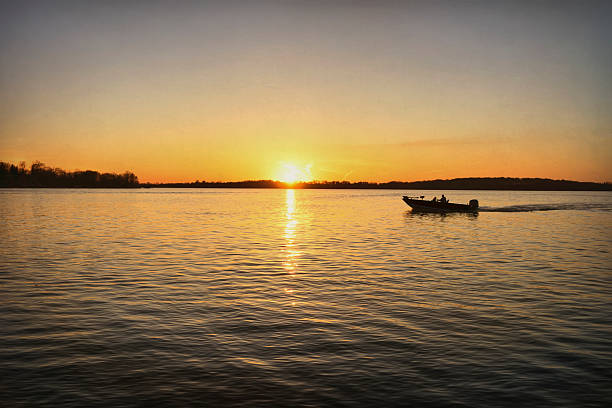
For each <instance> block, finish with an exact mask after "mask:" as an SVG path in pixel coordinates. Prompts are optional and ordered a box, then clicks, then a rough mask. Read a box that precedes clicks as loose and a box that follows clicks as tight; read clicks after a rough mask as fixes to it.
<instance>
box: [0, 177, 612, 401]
mask: <svg viewBox="0 0 612 408" xmlns="http://www.w3.org/2000/svg"><path fill="white" fill-rule="evenodd" d="M410 193H413V194H415V195H416V194H420V193H422V192H409V191H408V192H406V191H365V190H336V191H332V190H326V191H320V190H297V191H293V190H229V189H225V190H207V189H203V190H199V189H194V190H188V189H184V190H0V221H1V224H0V228H1V230H0V239H1V241H2V245H1V246H0V296H1V298H2V302H1V304H0V334H1V336H0V399H1V401H2V402H1V404H2V405H3V406H9V407H10V406H34V405H36V406H60V405H61V406H100V407H102V406H104V407H106V406H155V405H164V406H470V407H473V406H479V407H491V406H518V405H521V406H534V407H536V406H554V407H557V406H580V407H587V406H606V405H608V406H609V404H612V273H611V270H612V268H611V267H612V257H611V254H610V250H611V248H612V245H611V244H612V233H611V227H612V194H611V193H607V192H603V193H601V192H599V193H592V192H550V193H549V192H547V193H540V192H446V195H447V196H448V197H449V198H450V199H451V201H455V202H464V203H465V202H467V201H468V200H469V199H471V198H477V199H478V200H479V201H480V204H481V206H483V209H484V210H485V211H483V212H481V213H480V214H479V215H476V216H475V215H467V214H452V215H446V216H445V215H436V214H433V215H427V214H412V213H411V212H410V211H409V208H408V207H407V206H406V205H405V204H404V203H403V202H402V200H401V196H402V195H404V194H410ZM428 194H430V195H434V194H435V195H437V196H440V195H441V192H428Z"/></svg>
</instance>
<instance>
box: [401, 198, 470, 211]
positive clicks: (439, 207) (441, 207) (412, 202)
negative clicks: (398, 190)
mask: <svg viewBox="0 0 612 408" xmlns="http://www.w3.org/2000/svg"><path fill="white" fill-rule="evenodd" d="M403 200H404V202H405V203H406V204H408V205H409V206H410V208H412V211H416V212H433V213H449V212H463V213H477V212H478V207H473V206H470V205H467V204H455V203H441V202H439V201H428V200H418V199H414V198H409V197H406V196H404V198H403Z"/></svg>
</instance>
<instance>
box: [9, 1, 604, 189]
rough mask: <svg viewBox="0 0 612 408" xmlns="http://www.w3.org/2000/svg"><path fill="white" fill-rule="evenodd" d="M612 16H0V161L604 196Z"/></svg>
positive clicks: (572, 7) (545, 5)
mask: <svg viewBox="0 0 612 408" xmlns="http://www.w3.org/2000/svg"><path fill="white" fill-rule="evenodd" d="M610 21H612V3H610V2H595V1H573V2H562V1H525V2H522V1H513V2H496V1H483V2H479V1H448V2H445V1H372V2H368V1H316V0H314V1H297V0H296V1H291V0H286V1H253V2H232V1H210V2H202V1H131V2H121V1H102V2H99V1H96V2H87V1H75V2H53V1H45V2H36V1H29V2H3V3H1V5H0V52H1V58H0V160H2V161H8V162H13V163H16V162H19V161H22V160H23V161H26V162H28V163H31V162H32V161H34V160H40V161H43V162H45V163H47V164H48V165H51V166H53V167H61V168H64V169H66V170H76V169H81V170H85V169H93V170H99V171H111V172H123V171H125V170H131V171H133V172H134V173H136V174H137V175H138V176H139V179H140V181H141V182H142V181H150V182H165V181H176V182H185V181H194V180H207V181H237V180H247V179H282V178H283V177H284V176H285V174H286V173H287V171H288V170H287V169H292V170H291V171H293V172H294V173H295V172H297V173H298V174H300V175H302V176H303V178H305V179H306V178H309V179H317V180H348V181H372V182H384V181H391V180H401V181H414V180H423V179H435V178H455V177H498V176H505V177H548V178H555V179H558V178H563V179H571V180H579V181H612V24H610Z"/></svg>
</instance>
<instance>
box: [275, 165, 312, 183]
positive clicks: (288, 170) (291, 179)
mask: <svg viewBox="0 0 612 408" xmlns="http://www.w3.org/2000/svg"><path fill="white" fill-rule="evenodd" d="M311 168H312V164H307V165H305V166H301V167H300V166H298V165H296V164H294V163H281V168H280V170H279V174H278V179H279V181H282V182H283V183H287V184H293V183H297V182H298V181H311V180H312V175H311V173H310V169H311Z"/></svg>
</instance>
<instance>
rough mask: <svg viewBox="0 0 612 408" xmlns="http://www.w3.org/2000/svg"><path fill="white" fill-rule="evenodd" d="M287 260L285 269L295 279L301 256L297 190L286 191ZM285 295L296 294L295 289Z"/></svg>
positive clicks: (284, 265) (285, 235)
mask: <svg viewBox="0 0 612 408" xmlns="http://www.w3.org/2000/svg"><path fill="white" fill-rule="evenodd" d="M285 191H286V193H285V203H286V211H285V217H286V222H285V234H284V238H285V246H284V248H285V259H284V261H283V267H284V268H285V270H286V271H287V273H288V274H289V276H290V277H293V276H294V275H295V272H296V268H297V258H298V257H299V256H300V252H299V251H298V250H297V248H296V243H295V241H296V229H297V225H298V220H297V218H296V217H295V190H292V189H288V190H285ZM285 293H286V294H287V295H289V296H292V295H293V294H294V289H292V288H285ZM291 305H292V306H295V302H294V301H292V302H291Z"/></svg>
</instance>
